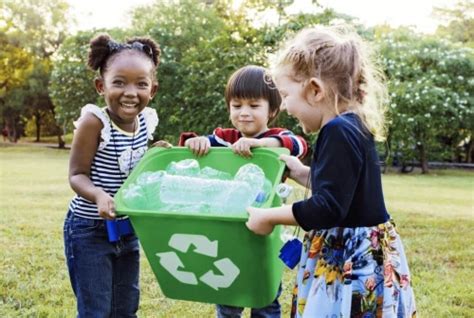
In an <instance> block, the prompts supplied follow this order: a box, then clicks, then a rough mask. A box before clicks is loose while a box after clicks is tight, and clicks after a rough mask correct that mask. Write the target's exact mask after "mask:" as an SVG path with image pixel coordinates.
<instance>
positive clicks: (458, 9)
mask: <svg viewBox="0 0 474 318" xmlns="http://www.w3.org/2000/svg"><path fill="white" fill-rule="evenodd" d="M434 13H435V15H436V16H438V17H439V18H440V19H441V20H442V21H443V22H445V25H440V26H439V27H438V29H437V30H436V33H437V34H438V35H440V36H441V37H445V38H449V39H451V40H452V41H455V42H462V43H465V44H467V45H468V46H469V47H471V48H474V3H473V2H472V0H457V1H456V3H455V4H454V6H450V7H446V8H443V7H439V8H435V10H434Z"/></svg>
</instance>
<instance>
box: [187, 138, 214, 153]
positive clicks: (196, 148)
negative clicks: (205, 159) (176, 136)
mask: <svg viewBox="0 0 474 318" xmlns="http://www.w3.org/2000/svg"><path fill="white" fill-rule="evenodd" d="M184 145H185V146H186V147H188V148H189V149H190V150H191V151H192V152H193V153H194V154H195V155H196V156H203V155H205V154H207V153H208V152H209V148H211V142H210V141H209V139H208V138H207V137H204V136H200V137H194V138H189V139H187V140H186V141H185V142H184Z"/></svg>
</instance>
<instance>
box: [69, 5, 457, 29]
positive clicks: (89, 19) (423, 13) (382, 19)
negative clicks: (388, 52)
mask: <svg viewBox="0 0 474 318" xmlns="http://www.w3.org/2000/svg"><path fill="white" fill-rule="evenodd" d="M68 2H69V3H70V4H71V6H72V8H73V10H72V12H73V15H74V16H75V17H76V19H77V25H76V26H75V28H76V29H77V30H86V29H91V28H111V27H121V26H122V27H126V26H128V25H129V23H130V20H129V17H128V12H129V11H130V10H131V9H132V8H133V7H137V6H140V5H143V4H150V3H153V2H154V1H153V0H135V1H127V0H121V1H114V0H101V1H94V0H68ZM313 2H314V1H311V0H295V1H294V2H293V4H292V5H290V6H289V7H288V8H287V12H288V13H298V12H304V13H318V12H321V11H322V10H323V9H324V8H331V9H334V10H335V11H337V12H340V13H345V14H348V15H351V16H354V17H356V18H358V19H359V20H360V22H361V23H363V24H365V25H367V26H374V25H377V24H383V23H387V24H389V25H391V26H394V27H398V26H401V25H405V26H414V27H415V28H416V29H417V30H418V31H420V32H424V33H432V32H434V31H435V30H436V27H437V26H438V25H439V24H440V23H441V21H440V20H439V19H436V18H435V17H434V16H433V8H434V7H447V6H448V7H449V5H450V4H452V3H453V0H415V1H413V0H358V1H354V0H319V1H317V3H318V4H319V5H317V4H314V3H313ZM241 3H242V0H234V8H238V7H239V6H240V5H241ZM261 19H263V20H265V21H267V22H269V23H272V22H275V19H277V18H276V15H275V14H273V13H272V12H271V11H270V12H268V13H267V14H265V15H264V16H263V17H261Z"/></svg>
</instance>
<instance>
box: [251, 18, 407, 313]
mask: <svg viewBox="0 0 474 318" xmlns="http://www.w3.org/2000/svg"><path fill="white" fill-rule="evenodd" d="M272 74H273V75H274V79H275V84H276V86H277V88H278V90H279V92H280V94H281V96H282V105H281V109H283V110H286V111H287V112H288V114H290V115H291V116H293V117H296V118H297V119H298V121H299V123H300V125H301V126H302V128H303V130H304V132H305V133H316V132H319V134H318V138H317V141H316V144H315V146H314V154H313V158H312V162H311V166H310V167H308V166H305V165H303V164H302V163H301V162H300V161H299V160H298V159H297V158H295V157H291V156H286V155H282V156H281V159H282V160H283V161H285V163H286V165H287V166H288V168H289V170H290V178H292V179H294V180H295V181H296V182H298V183H299V184H301V185H303V186H306V187H310V188H311V192H312V195H311V196H310V197H309V198H308V199H305V200H303V201H299V202H295V203H293V204H292V205H284V206H282V207H277V208H271V209H258V208H253V207H250V208H248V212H249V220H248V222H247V227H248V228H249V229H250V230H252V231H253V232H255V233H256V234H261V235H266V234H269V233H271V232H272V231H273V228H274V226H275V225H277V224H286V225H298V226H301V227H302V228H303V229H304V230H306V231H307V232H306V234H305V236H304V241H303V248H302V254H301V259H300V263H299V269H298V273H297V278H296V285H295V288H294V295H293V304H292V305H293V306H292V316H295V317H414V316H415V315H416V310H415V301H414V296H413V290H412V286H411V279H410V273H409V270H408V265H407V260H406V257H405V253H404V250H403V246H402V242H401V240H400V237H399V235H398V233H397V230H396V228H395V224H394V223H393V221H392V220H391V219H390V215H389V214H388V212H387V210H386V207H385V203H384V197H383V193H382V182H381V174H380V167H379V159H378V156H377V152H376V149H375V143H374V140H380V139H382V138H383V133H384V125H383V123H384V121H383V119H384V116H383V114H384V107H383V105H384V103H385V101H386V89H385V86H384V84H383V77H382V76H381V72H379V71H377V68H376V67H375V64H374V63H373V62H372V61H371V54H370V51H368V47H366V45H365V43H364V41H363V40H362V39H361V38H360V37H359V36H357V34H355V33H353V32H349V30H347V29H345V30H344V29H342V28H341V29H339V28H335V27H331V28H329V27H317V28H311V29H305V30H303V31H301V32H300V33H298V34H297V35H296V37H295V38H294V39H292V40H290V41H289V43H288V44H287V45H286V47H285V48H284V49H283V50H282V51H281V52H280V54H279V55H278V57H277V59H276V61H275V63H274V66H273V70H272Z"/></svg>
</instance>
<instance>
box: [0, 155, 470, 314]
mask: <svg viewBox="0 0 474 318" xmlns="http://www.w3.org/2000/svg"><path fill="white" fill-rule="evenodd" d="M68 154H69V153H68V151H67V150H55V149H50V148H40V147H27V146H15V147H0V161H1V168H0V219H1V222H0V255H1V257H0V273H1V275H0V317H73V316H74V313H75V311H74V309H75V308H74V306H75V302H74V297H73V294H72V290H71V288H70V285H69V280H68V275H67V272H66V266H65V261H64V256H63V240H62V224H63V218H64V215H65V213H66V209H67V205H68V201H69V200H70V198H71V196H72V191H71V190H70V188H69V186H68V181H67V160H68ZM383 183H384V190H385V196H386V202H387V206H388V208H389V211H390V212H391V215H392V217H393V218H394V219H395V221H396V223H397V226H398V229H399V232H400V234H401V235H402V239H403V241H404V244H405V250H406V253H407V255H408V258H409V263H410V267H411V272H412V276H413V284H414V288H415V296H416V300H417V306H418V312H419V313H420V316H422V317H473V315H474V285H473V284H472V283H470V282H469V281H470V279H471V278H472V277H474V244H473V243H474V231H473V229H474V211H473V194H474V172H472V171H454V170H444V171H433V172H432V174H430V175H426V176H425V175H420V174H409V175H399V174H388V175H384V176H383ZM295 193H296V196H300V197H301V196H302V195H303V191H302V190H301V189H299V191H296V192H295ZM142 258H143V259H142V267H141V273H140V274H141V277H140V283H141V291H142V294H141V295H142V297H141V303H140V311H139V316H141V317H188V316H194V317H212V316H214V315H215V314H214V307H213V306H212V305H210V304H203V303H195V302H187V301H178V300H172V299H167V298H165V297H164V296H163V295H162V294H161V291H160V288H159V286H158V284H157V283H156V280H155V278H154V276H153V274H152V272H151V269H150V267H149V265H148V263H147V261H146V259H145V258H144V255H143V253H142ZM293 276H294V272H292V271H289V270H286V271H285V273H284V278H283V280H284V291H283V294H282V297H281V302H282V304H283V310H284V315H283V316H284V317H287V316H288V315H289V306H290V297H291V295H290V291H291V287H292V281H293Z"/></svg>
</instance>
